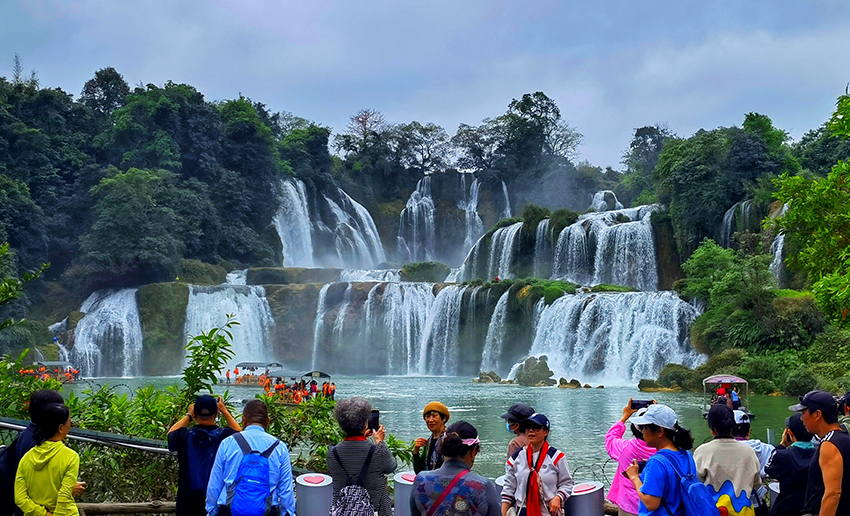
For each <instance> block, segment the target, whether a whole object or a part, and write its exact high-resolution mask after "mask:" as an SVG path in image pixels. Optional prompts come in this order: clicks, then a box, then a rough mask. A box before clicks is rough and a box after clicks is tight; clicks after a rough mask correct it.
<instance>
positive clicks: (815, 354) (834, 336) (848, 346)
mask: <svg viewBox="0 0 850 516" xmlns="http://www.w3.org/2000/svg"><path fill="white" fill-rule="evenodd" d="M807 354H808V361H809V362H810V363H814V362H838V363H840V364H843V365H844V367H847V366H848V365H850V330H842V329H839V328H836V327H835V326H827V327H826V329H825V330H824V332H823V333H821V334H820V335H818V336H817V337H816V338H815V341H814V343H813V344H812V345H811V347H809V349H808V352H807Z"/></svg>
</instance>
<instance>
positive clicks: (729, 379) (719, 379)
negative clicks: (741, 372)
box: [702, 374, 747, 385]
mask: <svg viewBox="0 0 850 516" xmlns="http://www.w3.org/2000/svg"><path fill="white" fill-rule="evenodd" d="M721 383H732V384H743V385H747V381H746V380H744V379H743V378H741V377H740V376H732V375H731V374H716V375H713V376H709V377H708V378H706V379H704V380H703V381H702V384H703V385H708V384H721Z"/></svg>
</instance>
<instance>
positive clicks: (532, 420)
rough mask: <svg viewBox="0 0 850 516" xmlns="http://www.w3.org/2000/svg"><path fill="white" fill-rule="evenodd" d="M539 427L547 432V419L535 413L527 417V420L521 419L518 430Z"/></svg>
mask: <svg viewBox="0 0 850 516" xmlns="http://www.w3.org/2000/svg"><path fill="white" fill-rule="evenodd" d="M532 426H534V427H537V426H539V427H541V428H543V429H545V430H549V418H548V417H546V416H545V415H543V414H540V413H538V412H535V413H534V414H532V415H530V416H528V419H523V420H522V421H520V423H519V429H520V430H525V429H527V428H530V427H532Z"/></svg>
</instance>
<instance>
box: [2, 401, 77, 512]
mask: <svg viewBox="0 0 850 516" xmlns="http://www.w3.org/2000/svg"><path fill="white" fill-rule="evenodd" d="M35 423H36V430H35V432H34V435H33V437H35V442H36V443H38V445H37V446H36V447H35V448H32V449H31V450H30V451H28V452H27V453H26V454H25V455H24V456H23V458H21V462H20V463H19V464H18V473H17V475H16V476H15V504H17V506H18V507H20V508H21V510H22V511H23V512H24V516H78V515H79V511H78V510H77V504H76V502H74V495H73V490H74V486H75V485H76V483H77V475H78V474H79V472H80V456H79V455H77V452H75V451H74V450H72V449H70V448H68V447H67V446H65V444H64V443H63V442H62V441H63V440H65V437H67V435H68V432H69V431H70V430H71V412H70V411H69V410H68V407H66V406H65V405H61V404H58V403H53V404H51V405H47V406H46V407H45V408H44V409H43V412H42V413H41V416H40V417H39V421H36V422H35Z"/></svg>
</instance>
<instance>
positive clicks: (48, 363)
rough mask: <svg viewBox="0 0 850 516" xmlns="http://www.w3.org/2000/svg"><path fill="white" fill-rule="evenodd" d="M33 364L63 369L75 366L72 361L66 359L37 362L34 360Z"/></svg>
mask: <svg viewBox="0 0 850 516" xmlns="http://www.w3.org/2000/svg"><path fill="white" fill-rule="evenodd" d="M33 365H37V366H44V367H45V368H49V367H54V368H55V367H61V368H62V369H68V368H73V367H74V366H73V365H71V362H68V361H66V360H47V361H42V360H39V361H37V362H33Z"/></svg>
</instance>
